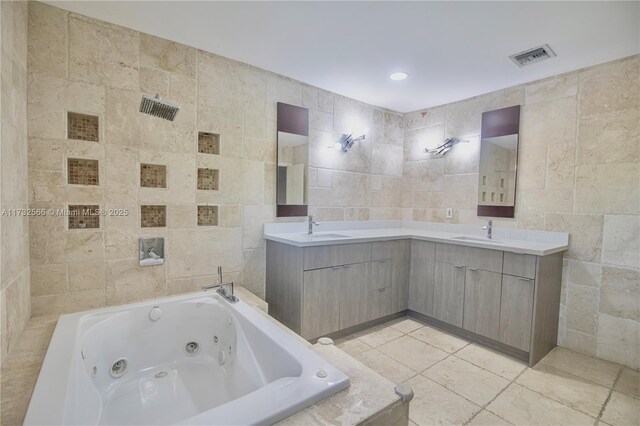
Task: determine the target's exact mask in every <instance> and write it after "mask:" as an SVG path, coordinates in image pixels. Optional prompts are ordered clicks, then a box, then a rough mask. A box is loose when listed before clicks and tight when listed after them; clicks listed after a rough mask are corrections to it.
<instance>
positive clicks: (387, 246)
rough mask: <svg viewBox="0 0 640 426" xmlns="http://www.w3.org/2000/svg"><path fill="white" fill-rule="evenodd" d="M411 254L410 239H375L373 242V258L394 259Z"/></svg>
mask: <svg viewBox="0 0 640 426" xmlns="http://www.w3.org/2000/svg"><path fill="white" fill-rule="evenodd" d="M403 256H409V240H394V241H374V242H372V243H371V260H383V259H393V258H399V257H403Z"/></svg>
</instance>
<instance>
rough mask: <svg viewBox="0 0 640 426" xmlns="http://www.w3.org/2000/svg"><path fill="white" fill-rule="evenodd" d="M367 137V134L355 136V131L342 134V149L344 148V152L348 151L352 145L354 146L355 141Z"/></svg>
mask: <svg viewBox="0 0 640 426" xmlns="http://www.w3.org/2000/svg"><path fill="white" fill-rule="evenodd" d="M365 139H366V135H364V134H363V135H360V136H358V137H357V138H354V137H353V133H351V134H348V135H346V134H345V135H342V138H341V139H340V143H339V144H340V149H342V152H348V151H349V150H350V149H351V147H352V146H353V144H354V143H356V142H358V141H362V140H365Z"/></svg>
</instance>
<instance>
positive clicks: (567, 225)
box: [544, 213, 603, 262]
mask: <svg viewBox="0 0 640 426" xmlns="http://www.w3.org/2000/svg"><path fill="white" fill-rule="evenodd" d="M602 227H603V217H602V216H600V215H570V214H551V213H548V214H546V215H545V227H544V228H545V230H547V231H556V232H568V233H569V234H570V235H571V239H570V240H569V250H568V252H567V256H568V257H570V258H572V259H578V260H585V261H588V262H599V261H600V254H601V250H602V249H601V248H602Z"/></svg>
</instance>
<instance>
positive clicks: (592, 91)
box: [580, 55, 640, 116]
mask: <svg viewBox="0 0 640 426" xmlns="http://www.w3.org/2000/svg"><path fill="white" fill-rule="evenodd" d="M639 60H640V59H638V56H637V55H636V56H635V57H633V58H630V59H627V60H624V61H614V62H611V63H609V64H604V65H601V66H599V67H594V68H592V69H590V70H588V71H586V72H585V73H584V74H582V75H581V76H580V114H581V115H583V116H587V115H591V114H598V113H603V112H611V111H622V110H625V109H632V108H638V105H639V104H640V96H639V90H640V89H639V88H638V82H640V66H639V65H638V61H639Z"/></svg>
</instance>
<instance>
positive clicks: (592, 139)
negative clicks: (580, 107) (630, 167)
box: [577, 108, 640, 164]
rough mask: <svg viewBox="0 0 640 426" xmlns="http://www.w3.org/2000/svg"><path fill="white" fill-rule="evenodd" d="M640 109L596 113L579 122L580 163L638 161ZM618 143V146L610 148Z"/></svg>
mask: <svg viewBox="0 0 640 426" xmlns="http://www.w3.org/2000/svg"><path fill="white" fill-rule="evenodd" d="M639 123H640V109H637V108H636V109H630V110H624V111H616V112H609V113H603V114H594V115H591V116H587V117H581V118H580V120H579V122H578V153H577V154H578V155H577V161H578V164H597V163H624V162H634V161H635V162H637V161H638V159H639V158H640V147H638V144H637V143H636V142H637V140H638V137H640V124H639ZM612 146H615V149H611V147H612Z"/></svg>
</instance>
